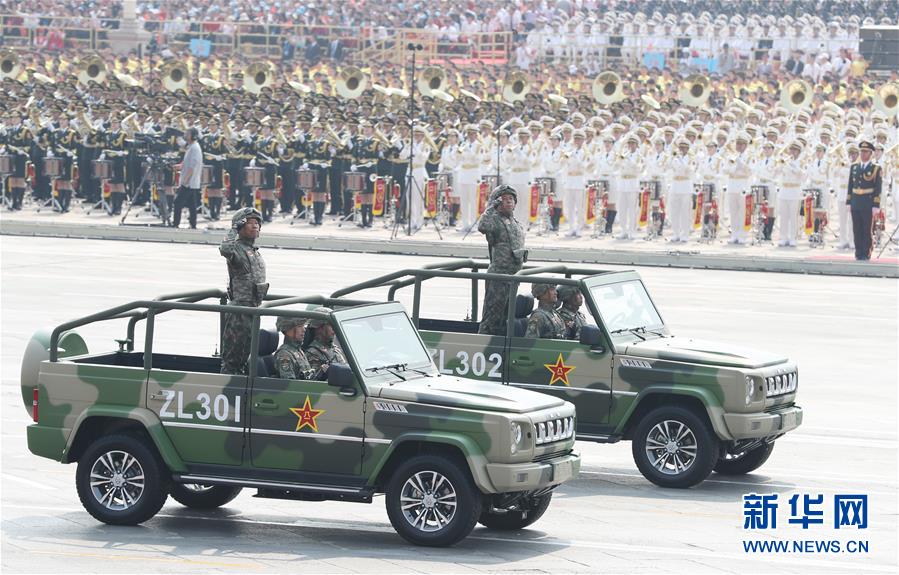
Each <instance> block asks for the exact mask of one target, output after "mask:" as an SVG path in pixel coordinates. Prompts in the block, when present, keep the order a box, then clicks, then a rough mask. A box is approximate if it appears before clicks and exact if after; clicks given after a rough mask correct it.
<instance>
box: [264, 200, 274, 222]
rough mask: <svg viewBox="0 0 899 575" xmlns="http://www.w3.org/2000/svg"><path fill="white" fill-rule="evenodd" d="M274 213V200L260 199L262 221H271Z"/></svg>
mask: <svg viewBox="0 0 899 575" xmlns="http://www.w3.org/2000/svg"><path fill="white" fill-rule="evenodd" d="M274 213H275V200H262V221H264V222H271V221H272V216H273V215H274Z"/></svg>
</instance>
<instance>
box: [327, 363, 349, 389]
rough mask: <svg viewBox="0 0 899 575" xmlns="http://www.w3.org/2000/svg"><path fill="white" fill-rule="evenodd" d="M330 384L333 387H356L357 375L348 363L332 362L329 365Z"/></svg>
mask: <svg viewBox="0 0 899 575" xmlns="http://www.w3.org/2000/svg"><path fill="white" fill-rule="evenodd" d="M328 385H330V386H333V387H341V388H343V387H356V376H355V375H353V369H352V368H351V367H350V366H349V365H348V364H346V363H332V364H331V365H330V367H328Z"/></svg>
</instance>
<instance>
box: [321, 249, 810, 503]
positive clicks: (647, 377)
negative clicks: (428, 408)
mask: <svg viewBox="0 0 899 575" xmlns="http://www.w3.org/2000/svg"><path fill="white" fill-rule="evenodd" d="M486 267H487V264H486V263H485V262H475V261H471V260H467V261H454V262H445V263H440V264H434V265H432V266H429V267H426V268H422V269H408V270H402V271H399V272H396V273H393V274H389V275H386V276H382V277H380V278H375V279H373V280H370V281H367V282H363V283H361V284H357V285H355V286H350V287H348V288H345V289H342V290H339V291H337V292H335V293H334V294H333V295H332V297H343V296H347V295H350V294H356V293H357V292H361V291H364V290H367V289H372V288H378V287H389V292H388V299H393V298H395V297H397V294H398V292H399V291H400V290H402V289H404V288H406V287H410V288H412V291H413V294H412V295H413V304H412V319H413V322H415V324H416V326H417V327H418V329H419V331H420V333H421V335H422V339H424V341H425V343H426V344H427V345H428V347H429V349H430V350H431V353H432V357H433V359H434V362H435V364H436V365H437V367H438V369H439V370H440V372H441V373H443V374H447V375H450V374H451V375H459V376H463V377H467V378H474V379H480V380H484V381H493V382H495V383H499V384H505V385H509V386H514V387H519V388H524V389H530V390H535V391H540V392H542V393H545V394H548V395H552V396H554V397H558V398H560V399H564V400H566V401H570V402H572V403H574V404H575V406H576V407H577V423H578V427H577V433H578V439H581V440H587V441H598V442H615V441H618V440H621V439H628V440H631V439H632V440H634V445H633V451H634V459H635V462H636V463H637V465H638V467H639V468H640V470H641V472H643V474H644V475H645V476H646V477H647V478H648V479H649V480H651V481H653V482H655V483H657V484H659V485H662V486H667V487H689V486H692V485H696V484H698V483H700V482H701V481H703V480H704V479H705V478H706V477H707V476H708V475H709V474H710V473H711V472H712V471H713V470H715V471H717V472H719V473H731V474H741V473H747V472H749V471H752V470H753V469H755V468H757V467H758V466H760V465H761V464H762V463H764V461H765V460H766V459H767V457H768V455H770V453H771V450H772V449H773V445H774V441H775V440H776V439H778V438H779V437H781V436H783V435H784V434H785V433H787V432H788V431H790V430H792V429H795V428H796V427H798V426H799V425H800V424H801V423H802V409H801V408H800V407H798V406H797V405H796V404H795V399H796V393H797V389H798V368H797V366H796V364H795V363H794V362H792V361H790V360H789V359H788V358H786V357H782V356H778V355H774V354H770V353H766V352H761V351H755V350H748V349H741V348H737V347H735V346H731V345H727V344H724V343H720V342H709V341H697V340H693V339H690V338H685V337H679V336H674V335H672V334H671V333H670V331H669V330H668V328H667V326H666V325H665V324H664V322H663V321H662V319H661V316H660V315H659V313H658V311H657V309H656V307H655V304H654V303H653V302H652V299H651V298H650V296H649V294H648V293H647V291H646V289H645V287H644V285H643V283H642V280H641V279H640V277H639V275H638V274H637V273H636V272H632V271H622V272H618V271H615V272H610V271H602V270H595V269H588V268H571V267H567V266H561V265H559V266H547V267H544V268H526V269H524V270H522V271H521V272H519V273H518V274H516V275H514V276H499V275H495V274H489V273H485V272H484V270H485V269H486ZM432 278H443V280H442V281H444V282H445V283H446V281H447V280H448V279H455V280H457V281H458V285H459V288H460V291H461V290H467V289H470V290H471V292H472V293H471V304H470V308H469V309H466V310H453V312H456V311H457V312H458V316H457V317H459V318H462V317H463V315H464V316H466V319H465V320H463V321H458V320H448V319H443V318H435V317H428V316H427V315H424V314H423V313H422V312H421V310H422V309H431V310H433V308H434V306H428V305H427V304H428V303H429V302H428V290H427V286H428V285H429V284H428V280H429V279H432ZM486 279H490V280H491V281H506V282H509V283H510V284H511V293H513V294H514V293H518V294H519V295H518V296H517V298H511V299H510V301H509V309H508V317H509V318H510V319H509V322H508V326H507V333H506V335H505V336H492V335H481V334H478V333H477V331H478V323H477V321H472V320H471V319H469V318H468V315H470V316H471V317H474V318H477V317H478V302H479V293H478V289H479V285H482V282H483V281H484V280H486ZM533 283H551V284H553V285H558V284H567V285H572V286H576V287H577V288H578V290H579V292H580V293H581V295H582V296H583V298H584V308H583V309H582V311H584V313H585V314H586V315H587V318H588V322H589V323H590V325H588V326H586V327H585V328H583V329H582V333H581V337H580V341H571V340H556V339H533V338H527V337H524V335H525V334H524V325H525V323H526V321H527V319H526V318H527V315H528V313H530V311H531V310H532V309H533V308H534V301H533V298H531V297H530V296H529V295H523V294H530V288H531V285H532V284H533ZM354 297H355V295H354ZM679 434H683V435H684V437H686V441H684V437H681V438H678V435H679Z"/></svg>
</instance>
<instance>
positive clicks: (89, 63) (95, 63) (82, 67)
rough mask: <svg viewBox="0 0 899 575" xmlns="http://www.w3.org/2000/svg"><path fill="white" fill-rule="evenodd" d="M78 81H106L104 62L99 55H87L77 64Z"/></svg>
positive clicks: (84, 82) (98, 82) (88, 82)
mask: <svg viewBox="0 0 899 575" xmlns="http://www.w3.org/2000/svg"><path fill="white" fill-rule="evenodd" d="M78 81H79V82H80V83H82V84H85V85H87V84H90V83H91V82H96V83H97V84H103V83H104V82H105V81H106V64H104V63H103V60H102V59H101V58H100V57H99V56H88V57H87V58H86V59H84V60H82V61H81V62H80V63H79V65H78Z"/></svg>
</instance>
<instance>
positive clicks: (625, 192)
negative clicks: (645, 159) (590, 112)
mask: <svg viewBox="0 0 899 575" xmlns="http://www.w3.org/2000/svg"><path fill="white" fill-rule="evenodd" d="M615 167H616V168H617V171H618V194H617V196H618V197H617V200H618V201H617V203H616V206H617V208H618V221H619V222H621V234H620V235H619V236H618V237H619V238H620V239H634V238H636V237H637V219H638V217H639V214H637V202H638V200H639V194H640V181H639V178H640V172H641V171H642V161H641V158H640V150H639V149H637V150H634V151H633V152H630V151H628V150H625V151H624V152H622V156H621V157H620V158H619V159H618V161H617V162H616V163H615Z"/></svg>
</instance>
